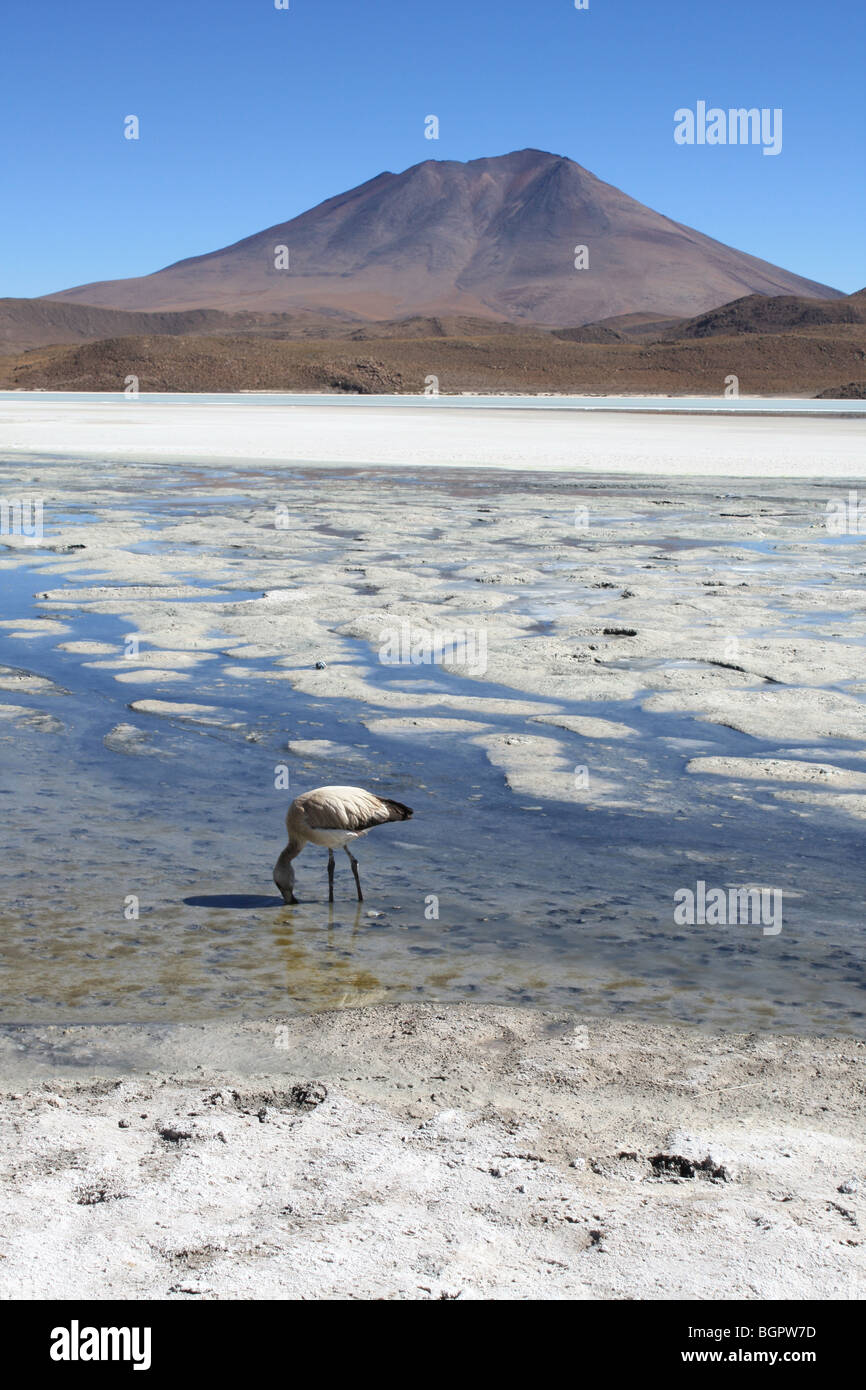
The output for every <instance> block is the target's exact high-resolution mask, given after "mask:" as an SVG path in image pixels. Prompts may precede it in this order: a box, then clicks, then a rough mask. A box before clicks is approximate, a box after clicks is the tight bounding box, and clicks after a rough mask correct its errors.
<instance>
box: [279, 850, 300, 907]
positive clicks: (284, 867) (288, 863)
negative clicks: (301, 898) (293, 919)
mask: <svg viewBox="0 0 866 1390" xmlns="http://www.w3.org/2000/svg"><path fill="white" fill-rule="evenodd" d="M293 857H294V856H290V855H289V850H288V846H287V847H286V849H284V850H283V852H282V854H281V855H280V857H279V859H278V860H277V862H276V864H275V865H274V883H275V884H276V885H277V887H278V888H279V890H280V892H281V893H282V895H283V902H284V903H296V902H297V901H298V900H297V898H296V897H295V892H294V889H295V866H294V864H293V863H292V858H293Z"/></svg>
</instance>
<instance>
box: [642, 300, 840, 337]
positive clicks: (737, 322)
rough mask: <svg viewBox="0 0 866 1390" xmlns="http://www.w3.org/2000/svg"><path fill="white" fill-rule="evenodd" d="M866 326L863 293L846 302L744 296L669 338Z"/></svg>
mask: <svg viewBox="0 0 866 1390" xmlns="http://www.w3.org/2000/svg"><path fill="white" fill-rule="evenodd" d="M830 323H866V297H864V294H863V291H862V290H859V291H858V292H857V294H853V295H847V296H846V297H845V298H842V299H806V298H804V297H803V296H802V295H776V296H774V297H772V298H767V296H765V295H762V294H748V295H744V296H743V298H742V299H735V300H734V302H733V303H732V304H722V305H721V306H720V307H719V308H718V309H711V310H710V311H709V312H708V313H706V314H699V315H698V316H697V317H696V318H693V319H689V320H687V321H686V322H683V323H678V324H676V325H673V326H672V327H671V328H670V329H669V330H668V333H669V336H675V337H677V338H710V337H718V336H719V335H720V334H725V335H728V336H729V335H731V334H737V333H785V332H788V331H790V330H791V329H795V328H804V327H809V328H813V327H815V326H816V325H818V324H830Z"/></svg>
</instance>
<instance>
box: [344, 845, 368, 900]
mask: <svg viewBox="0 0 866 1390" xmlns="http://www.w3.org/2000/svg"><path fill="white" fill-rule="evenodd" d="M343 848H344V849H345V851H346V853H347V854H348V856H349V862H350V864H351V865H352V873H353V874H354V875H355V887H356V888H357V890H358V902H359V903H362V902H363V901H364V894H363V893H362V892H361V880H360V878H359V876H358V861H357V859H356V858H355V856H354V854H353V853H352V851H351V850H350V849H349V847H348V845H344V846H343Z"/></svg>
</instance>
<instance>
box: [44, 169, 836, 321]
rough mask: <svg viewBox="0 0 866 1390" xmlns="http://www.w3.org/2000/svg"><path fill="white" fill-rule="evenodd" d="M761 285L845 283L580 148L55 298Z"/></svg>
mask: <svg viewBox="0 0 866 1390" xmlns="http://www.w3.org/2000/svg"><path fill="white" fill-rule="evenodd" d="M578 245H585V246H587V247H588V249H589V267H588V268H587V269H582V270H576V269H575V266H574V260H575V247H576V246H578ZM278 247H286V248H288V253H289V260H290V268H289V269H285V270H282V269H281V270H278V269H275V256H276V254H277V248H278ZM749 293H760V294H771V295H772V294H799V295H807V296H810V297H818V298H828V299H833V298H837V297H838V291H836V290H833V289H831V288H830V287H829V286H827V285H820V284H817V283H815V282H814V281H811V280H805V279H803V278H802V277H800V276H798V275H793V274H791V273H790V272H788V271H785V270H781V269H779V267H777V266H773V265H770V264H769V263H768V262H766V261H761V260H758V259H757V258H755V257H754V256H749V255H746V254H745V253H743V252H741V251H735V250H733V249H732V248H731V247H728V246H724V245H722V243H721V242H718V241H714V240H712V238H710V237H707V236H704V235H703V234H702V233H701V232H697V231H694V230H692V229H691V228H689V227H686V226H684V225H682V224H681V223H678V222H673V221H671V220H670V219H669V218H667V217H663V216H661V215H660V214H659V213H657V212H653V211H652V210H651V209H650V208H648V207H645V206H643V204H641V203H638V202H636V201H635V200H634V199H633V198H629V197H628V196H627V195H626V194H625V193H622V192H621V191H620V190H619V189H617V188H614V187H612V185H610V184H607V183H603V182H602V181H601V180H600V179H598V178H596V176H595V175H594V174H591V173H589V172H588V170H586V169H583V168H581V166H580V165H579V164H575V163H574V161H573V160H570V159H566V158H563V157H561V156H559V155H554V154H548V153H546V152H544V151H541V150H521V151H518V152H515V153H513V154H508V155H502V156H499V157H496V158H491V159H475V160H471V161H469V162H468V163H465V164H463V163H459V162H457V161H448V160H446V161H438V160H427V161H425V162H424V163H423V164H417V165H415V166H413V167H412V168H411V169H407V170H406V171H405V172H404V173H402V174H391V173H383V174H379V175H378V176H377V177H376V178H374V179H371V180H370V181H369V182H367V183H364V184H361V185H360V186H359V187H358V188H353V189H351V190H350V191H349V192H347V193H342V194H340V195H338V196H337V197H335V198H330V199H328V200H327V201H326V202H324V203H322V204H320V205H319V206H318V207H316V208H313V209H311V210H310V211H309V212H305V213H303V214H302V215H301V216H300V217H295V218H293V219H292V220H291V221H289V222H283V223H279V224H277V225H276V226H273V227H269V228H267V229H266V230H265V231H263V232H258V233H256V234H255V235H254V236H250V237H247V238H245V239H244V240H243V241H239V242H237V243H235V244H234V245H233V246H228V247H224V248H222V249H221V250H218V251H213V252H210V253H209V254H207V255H204V256H195V257H192V258H190V259H188V260H184V261H179V262H178V263H177V264H176V265H172V266H168V267H167V268H166V269H164V270H160V271H157V272H156V273H155V274H153V275H147V276H142V277H139V278H136V279H131V280H113V281H103V282H100V283H97V284H91V285H81V286H78V287H76V288H74V289H69V290H64V291H61V292H60V293H58V294H56V295H51V296H48V298H50V299H55V300H62V301H77V302H79V303H84V304H92V305H97V306H111V307H116V308H122V309H138V310H148V311H154V310H166V309H167V310H186V309H191V308H218V309H224V310H233V311H234V310H238V309H252V310H256V311H267V312H275V311H281V312H287V311H297V310H298V309H301V308H306V309H310V310H314V311H316V312H321V311H322V310H325V309H327V310H334V309H336V310H339V311H340V312H342V313H351V314H357V315H360V316H362V317H366V318H369V319H392V318H401V317H405V316H407V315H430V314H435V315H442V314H461V315H479V316H481V317H484V318H500V319H506V320H509V321H512V322H515V321H524V322H530V323H537V324H551V325H562V324H569V323H570V324H575V325H579V324H582V323H588V322H591V321H595V320H598V319H600V318H605V317H610V316H611V315H615V314H632V313H636V312H649V313H652V314H654V315H655V316H656V317H658V318H664V317H671V316H693V315H695V314H698V313H701V312H703V311H705V310H707V309H710V308H712V307H713V306H715V305H718V304H723V303H725V302H727V301H729V300H731V299H734V298H738V297H740V296H742V295H744V294H749Z"/></svg>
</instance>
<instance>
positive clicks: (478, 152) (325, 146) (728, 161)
mask: <svg viewBox="0 0 866 1390" xmlns="http://www.w3.org/2000/svg"><path fill="white" fill-rule="evenodd" d="M6 30H7V44H8V52H9V59H8V68H9V70H8V73H7V80H6V83H5V92H4V97H3V99H2V100H3V108H4V129H5V131H6V140H5V141H4V155H3V176H4V177H3V183H4V188H5V190H6V195H7V209H8V210H9V211H8V212H7V217H6V218H5V219H4V225H3V228H2V230H0V266H2V274H0V296H2V297H5V296H10V297H17V296H25V297H26V296H34V295H43V294H51V293H54V292H56V291H58V290H62V289H67V288H71V287H72V286H75V285H79V284H86V283H88V282H90V281H94V280H109V279H118V278H128V277H132V276H137V275H146V274H149V273H151V272H153V271H156V270H159V269H161V268H163V267H164V266H167V265H171V264H173V263H175V262H177V261H180V260H184V259H186V258H188V257H192V256H198V255H203V254H206V253H208V252H211V251H214V250H217V249H219V248H220V247H223V246H227V245H231V244H232V243H234V242H236V241H239V240H242V239H243V238H244V237H247V236H251V235H253V234H255V233H256V232H259V231H261V230H263V229H264V228H267V227H270V226H273V225H275V224H278V223H281V222H285V221H288V220H290V219H291V218H293V217H296V216H298V215H299V214H300V213H302V212H305V211H307V210H308V209H309V208H311V207H314V206H316V205H317V204H319V203H321V202H323V201H325V200H326V199H328V198H331V197H334V196H335V195H337V194H340V193H343V192H345V191H347V190H348V189H350V188H353V187H356V186H357V185H359V184H362V183H364V182H366V181H367V180H369V179H371V178H373V177H375V176H376V175H377V174H380V173H382V172H383V171H385V170H389V171H392V172H394V173H400V172H402V171H403V170H405V169H407V168H409V167H411V166H412V165H415V164H419V163H422V162H423V161H424V160H426V159H431V158H433V159H438V160H459V161H468V160H472V159H479V158H486V157H492V156H496V155H501V154H506V153H510V152H511V151H513V150H519V149H525V148H536V149H540V150H546V151H550V152H551V153H554V154H561V155H565V156H567V157H568V158H570V159H573V160H574V161H575V162H576V163H578V164H580V165H582V166H583V167H584V168H587V169H589V170H591V172H592V173H594V174H595V175H596V176H597V177H598V178H600V179H602V180H604V182H606V183H610V184H614V185H615V186H616V187H618V188H621V189H622V190H623V192H625V193H626V194H628V195H629V196H630V197H632V198H635V199H637V200H638V201H639V202H641V203H645V204H646V205H647V206H649V207H651V208H653V209H654V210H655V211H656V212H659V213H661V214H663V215H665V216H667V217H670V218H672V219H674V220H675V221H677V222H683V223H685V224H687V225H688V226H690V227H693V228H695V229H696V230H697V231H700V232H703V233H705V234H706V235H708V236H711V237H713V238H715V239H716V240H718V241H721V242H724V243H725V244H727V245H729V246H732V247H734V248H736V249H737V250H740V251H745V252H748V253H749V254H750V255H753V256H757V257H759V258H761V259H763V260H766V261H770V262H771V263H773V264H775V265H777V266H780V267H782V268H784V269H785V270H788V271H792V272H794V273H796V274H798V275H802V276H805V277H807V278H809V279H813V280H816V281H820V282H822V283H824V284H827V285H832V286H834V287H835V288H837V289H840V290H842V291H844V292H847V293H850V292H852V291H855V290H858V289H860V288H862V287H863V285H864V284H866V269H864V263H863V247H862V243H863V236H862V227H863V225H864V221H866V216H864V214H866V198H864V188H863V179H862V173H861V170H862V148H863V136H864V131H866V120H864V110H866V101H864V95H863V83H862V60H863V53H864V48H866V45H864V37H866V21H864V14H863V10H862V8H861V7H860V6H858V5H856V4H855V3H854V0H839V3H837V4H836V5H835V6H834V7H833V9H832V24H828V23H822V22H821V16H820V15H817V16H816V12H815V10H814V8H813V7H812V6H809V7H808V8H807V6H806V5H805V3H804V2H803V0H796V3H794V4H783V3H781V2H780V0H768V2H767V3H766V4H764V5H762V6H761V10H760V13H756V12H755V10H754V9H753V7H752V6H751V5H749V4H748V3H745V0H732V3H730V4H729V5H728V6H726V7H725V10H724V14H723V15H722V16H721V17H720V18H719V19H718V20H713V21H712V22H708V21H707V19H706V15H705V14H704V15H703V16H701V15H700V14H686V15H683V14H681V13H679V12H678V11H677V10H676V8H675V7H674V6H673V5H672V4H661V5H656V6H654V7H647V6H646V5H645V4H640V3H638V0H623V2H622V3H617V4H614V3H612V2H611V0H589V8H588V9H586V10H576V9H575V8H574V4H573V0H560V2H559V3H550V4H548V5H547V6H546V7H545V8H544V10H543V11H539V10H536V9H532V8H530V7H528V6H526V5H525V4H523V3H520V2H519V0H502V3H493V0H480V3H479V4H477V5H476V6H474V7H473V8H472V10H471V11H464V9H463V8H462V7H461V6H460V5H458V4H457V3H456V0H441V3H440V4H438V5H437V6H436V8H435V10H433V11H431V10H430V9H429V7H427V6H425V5H422V4H420V3H415V4H412V3H403V4H399V5H398V4H397V3H396V0H379V3H378V4H377V6H376V8H375V10H374V11H372V12H371V11H369V10H368V9H366V8H365V9H363V10H362V9H360V8H359V7H358V6H357V5H355V4H353V3H350V0H330V3H320V4H318V5H316V6H314V5H313V4H312V3H308V2H307V0H290V4H289V8H288V9H283V10H278V9H276V7H275V5H274V0H256V3H255V4H254V5H248V6H246V7H245V8H243V9H241V8H240V7H239V6H238V5H237V4H235V3H232V0H214V3H211V4H209V5H208V6H207V7H206V8H204V9H198V8H197V9H194V10H190V11H189V12H185V13H178V12H177V11H176V10H175V9H174V8H173V7H172V6H171V5H170V4H168V3H167V0H154V3H152V4H151V5H150V6H149V7H148V9H147V12H146V14H145V15H142V13H141V12H140V11H135V10H125V9H123V8H120V9H116V8H115V7H114V6H110V5H109V4H107V3H106V0H93V3H90V4H88V5H86V6H85V7H84V8H83V9H81V8H77V9H76V10H75V12H74V13H73V12H69V13H67V12H65V11H62V10H43V9H39V10H34V11H29V12H20V11H19V12H16V13H14V14H13V15H11V16H10V17H9V19H8V20H7V25H6ZM701 102H705V103H706V105H707V107H709V108H713V107H718V108H721V109H722V110H723V111H727V110H728V109H734V108H743V107H745V108H752V107H757V108H759V109H767V110H769V111H776V110H778V111H781V112H783V113H784V139H783V141H782V142H781V148H780V149H779V151H778V153H776V154H775V156H774V157H772V158H766V157H764V155H763V151H762V149H760V148H757V147H756V146H754V145H748V146H744V145H740V144H726V145H715V146H713V145H712V144H706V143H695V144H691V145H688V144H687V145H683V144H677V143H676V141H675V139H674V128H675V119H674V117H675V112H677V111H678V110H680V109H682V108H691V109H695V108H697V107H698V105H699V103H701ZM130 115H135V116H137V117H138V119H139V121H140V138H139V139H138V140H127V139H125V138H124V120H125V118H126V117H128V116H130ZM431 115H435V116H436V117H437V118H438V121H439V138H438V139H436V140H431V139H427V138H425V121H426V118H427V117H429V116H431ZM768 153H770V151H768Z"/></svg>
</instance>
